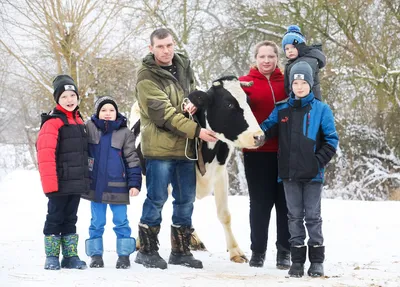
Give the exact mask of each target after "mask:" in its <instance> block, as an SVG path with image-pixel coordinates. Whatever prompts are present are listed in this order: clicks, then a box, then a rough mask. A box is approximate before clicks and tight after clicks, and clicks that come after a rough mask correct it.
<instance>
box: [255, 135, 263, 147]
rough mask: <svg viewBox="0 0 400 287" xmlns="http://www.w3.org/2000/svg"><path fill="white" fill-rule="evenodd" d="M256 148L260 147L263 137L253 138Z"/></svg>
mask: <svg viewBox="0 0 400 287" xmlns="http://www.w3.org/2000/svg"><path fill="white" fill-rule="evenodd" d="M253 138H254V141H255V144H256V146H262V145H263V144H264V142H265V135H258V136H254V137H253Z"/></svg>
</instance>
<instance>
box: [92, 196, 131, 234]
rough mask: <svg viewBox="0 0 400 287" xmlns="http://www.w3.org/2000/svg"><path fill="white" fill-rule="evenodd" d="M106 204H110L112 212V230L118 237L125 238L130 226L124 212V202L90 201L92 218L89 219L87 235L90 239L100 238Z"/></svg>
mask: <svg viewBox="0 0 400 287" xmlns="http://www.w3.org/2000/svg"><path fill="white" fill-rule="evenodd" d="M107 205H110V208H111V211H112V213H113V223H114V225H115V226H114V232H115V234H116V235H117V239H119V238H127V237H130V236H131V228H130V227H129V221H128V217H127V214H126V211H127V205H126V204H106V203H97V202H93V201H92V202H91V203H90V206H91V209H92V219H91V220H90V227H89V237H90V239H95V238H101V237H102V236H103V233H104V226H105V225H106V212H107Z"/></svg>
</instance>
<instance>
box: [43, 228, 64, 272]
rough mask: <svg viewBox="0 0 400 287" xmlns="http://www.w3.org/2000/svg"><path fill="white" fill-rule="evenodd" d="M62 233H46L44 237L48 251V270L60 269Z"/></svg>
mask: <svg viewBox="0 0 400 287" xmlns="http://www.w3.org/2000/svg"><path fill="white" fill-rule="evenodd" d="M60 246H61V236H60V235H53V234H52V235H45V237H44V250H45V253H46V262H45V263H44V269H46V270H59V269H60V260H59V256H60Z"/></svg>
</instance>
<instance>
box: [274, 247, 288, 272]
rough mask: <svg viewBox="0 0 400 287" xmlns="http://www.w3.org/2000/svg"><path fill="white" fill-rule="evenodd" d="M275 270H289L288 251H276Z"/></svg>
mask: <svg viewBox="0 0 400 287" xmlns="http://www.w3.org/2000/svg"><path fill="white" fill-rule="evenodd" d="M276 268H278V269H281V270H288V269H289V268H290V251H285V250H278V252H277V253H276Z"/></svg>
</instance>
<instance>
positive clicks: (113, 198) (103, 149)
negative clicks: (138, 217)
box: [82, 96, 142, 269]
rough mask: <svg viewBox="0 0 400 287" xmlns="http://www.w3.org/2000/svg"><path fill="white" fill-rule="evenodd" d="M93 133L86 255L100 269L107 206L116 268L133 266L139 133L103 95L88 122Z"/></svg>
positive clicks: (90, 148) (90, 138) (91, 137)
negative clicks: (132, 200) (132, 207)
mask: <svg viewBox="0 0 400 287" xmlns="http://www.w3.org/2000/svg"><path fill="white" fill-rule="evenodd" d="M86 128H87V132H88V135H89V138H88V142H89V178H90V190H89V193H88V194H87V195H83V196H82V197H83V198H85V199H88V200H90V201H91V211H92V219H91V224H90V227H89V236H90V238H89V239H88V240H86V254H87V255H88V256H90V257H91V262H90V267H92V268H99V267H103V266H104V262H103V257H102V256H103V233H104V226H105V224H106V211H107V205H109V206H110V209H111V211H112V213H113V223H114V224H115V226H114V232H115V234H116V236H117V254H118V260H117V264H116V267H117V268H118V269H126V268H129V267H130V260H129V255H130V254H131V253H133V252H134V250H135V249H136V241H135V239H134V238H133V237H131V228H130V226H129V221H128V217H127V204H129V196H136V195H138V194H139V191H140V187H141V185H142V174H141V168H140V161H139V157H138V154H137V151H136V148H135V135H134V134H133V132H132V131H131V130H130V129H128V127H127V119H126V118H125V117H124V116H123V115H121V114H120V113H118V106H117V104H116V102H115V100H114V99H113V98H112V97H108V96H107V97H101V98H99V99H98V100H97V101H96V103H95V114H94V115H93V116H92V117H91V119H90V120H89V121H88V122H86Z"/></svg>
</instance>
